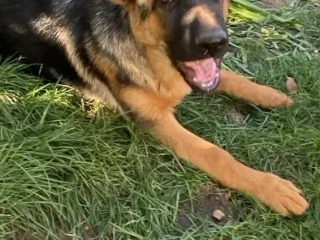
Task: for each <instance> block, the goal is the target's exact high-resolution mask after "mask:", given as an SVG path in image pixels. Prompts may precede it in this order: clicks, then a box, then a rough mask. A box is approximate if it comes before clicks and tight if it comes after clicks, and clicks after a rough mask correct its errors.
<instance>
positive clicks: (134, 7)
mask: <svg viewBox="0 0 320 240" xmlns="http://www.w3.org/2000/svg"><path fill="white" fill-rule="evenodd" d="M111 1H113V2H118V3H122V4H124V5H126V6H127V7H128V9H131V10H129V12H135V13H137V16H138V17H136V18H135V20H134V18H132V19H131V22H135V23H131V24H132V25H133V27H135V26H144V27H142V28H141V30H140V35H139V33H138V35H139V40H140V41H142V42H143V43H144V44H146V45H148V44H150V45H155V44H164V45H165V46H166V48H167V49H168V55H169V56H170V58H171V60H172V61H173V63H174V64H176V66H177V67H178V69H179V70H180V72H181V73H182V74H183V76H184V77H185V79H186V81H187V82H188V83H189V84H190V85H191V86H192V87H195V88H198V89H200V90H202V91H210V90H211V89H214V88H215V87H216V86H217V84H218V82H219V79H220V65H221V59H222V57H223V56H224V54H225V53H226V52H227V49H228V45H229V44H228V42H229V39H228V32H227V27H226V19H227V15H228V7H229V0H111ZM133 16H134V15H133ZM137 18H138V19H137ZM137 29H138V28H137ZM146 30H147V31H146ZM137 31H139V30H137Z"/></svg>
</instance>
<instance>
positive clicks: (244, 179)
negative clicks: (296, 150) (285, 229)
mask: <svg viewBox="0 0 320 240" xmlns="http://www.w3.org/2000/svg"><path fill="white" fill-rule="evenodd" d="M123 94H124V95H125V98H124V99H123V100H124V101H126V104H127V106H130V108H131V109H132V112H134V113H135V114H134V116H135V118H136V121H138V122H140V123H144V122H145V123H148V124H147V125H146V126H147V127H148V130H149V131H150V133H151V134H152V135H153V136H154V137H155V138H157V139H158V140H160V141H161V142H162V144H164V145H165V146H167V147H169V148H170V149H171V150H173V151H174V152H175V153H176V154H177V155H178V156H179V157H180V158H182V159H185V160H187V161H188V162H189V163H191V164H193V165H194V166H196V167H198V168H199V169H201V170H202V171H204V172H206V173H208V174H209V175H210V176H211V177H213V178H215V179H217V180H218V181H220V182H221V183H222V184H224V185H225V186H227V187H230V188H232V189H235V190H238V191H242V192H248V193H250V194H252V195H253V196H255V197H257V198H258V199H260V200H261V201H262V202H264V203H265V204H266V205H268V206H269V207H271V208H272V209H274V210H275V211H277V212H279V213H280V214H281V215H283V216H287V215H289V213H290V212H291V213H293V214H295V215H301V214H303V213H304V212H305V211H306V209H307V207H308V203H307V201H306V200H305V199H304V198H303V197H302V196H301V195H300V193H301V192H300V191H299V190H298V189H297V188H296V187H295V186H294V185H293V184H292V183H291V182H289V181H286V180H283V179H281V178H280V177H278V176H275V175H273V174H270V173H263V172H260V171H257V170H253V169H251V168H249V167H246V166H245V165H243V164H241V163H240V162H237V161H236V160H235V159H234V158H233V157H232V156H231V155H230V154H229V153H228V152H226V151H224V150H223V149H221V148H219V147H217V146H215V145H213V144H211V143H209V142H207V141H205V140H204V139H202V138H200V137H198V136H196V135H194V134H193V133H191V132H189V131H188V130H186V129H185V128H183V127H182V126H181V125H180V124H179V123H178V121H177V120H176V119H175V117H174V114H173V109H172V108H171V105H170V101H169V100H168V99H166V98H163V96H162V95H157V94H156V93H152V92H151V91H150V92H148V91H144V90H142V89H134V88H126V89H125V90H124V91H123Z"/></svg>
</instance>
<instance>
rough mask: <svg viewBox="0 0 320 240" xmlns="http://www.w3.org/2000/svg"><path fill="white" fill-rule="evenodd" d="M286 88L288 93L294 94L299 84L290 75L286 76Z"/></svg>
mask: <svg viewBox="0 0 320 240" xmlns="http://www.w3.org/2000/svg"><path fill="white" fill-rule="evenodd" d="M287 90H288V92H289V94H296V93H297V92H298V91H299V86H298V84H297V83H296V81H295V80H294V79H293V78H292V77H287Z"/></svg>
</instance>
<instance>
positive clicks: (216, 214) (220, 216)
mask: <svg viewBox="0 0 320 240" xmlns="http://www.w3.org/2000/svg"><path fill="white" fill-rule="evenodd" d="M225 216H226V214H225V213H224V212H222V211H221V210H215V211H214V212H213V214H212V217H214V218H215V219H217V220H219V221H221V220H222V219H223V218H224V217H225Z"/></svg>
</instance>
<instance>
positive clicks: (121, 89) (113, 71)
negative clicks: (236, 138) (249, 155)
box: [34, 0, 308, 216]
mask: <svg viewBox="0 0 320 240" xmlns="http://www.w3.org/2000/svg"><path fill="white" fill-rule="evenodd" d="M110 1H112V2H114V3H117V4H121V5H123V6H124V7H125V8H126V9H128V11H129V17H130V23H131V28H132V30H133V32H134V36H135V38H136V40H137V42H138V44H139V46H138V47H137V48H136V50H137V51H140V50H141V53H140V52H138V53H137V54H136V55H134V54H133V55H130V57H131V58H126V57H125V56H124V57H123V59H121V61H120V62H119V63H118V65H116V64H115V63H113V62H112V61H110V60H109V59H108V58H107V57H105V56H104V55H103V53H102V51H100V49H99V46H94V45H93V44H90V43H87V44H86V46H85V47H86V50H87V52H88V54H89V57H90V61H91V62H92V63H93V64H94V65H95V67H96V68H97V69H98V70H99V73H102V74H103V77H104V79H99V80H98V79H96V76H94V75H93V74H92V73H91V72H90V70H89V69H87V68H86V66H83V65H82V64H81V61H80V58H79V56H77V54H76V51H75V45H74V44H75V43H74V42H73V41H72V38H71V33H70V32H69V31H68V29H59V31H58V32H59V34H58V35H57V36H56V41H58V42H59V43H60V44H61V46H63V47H64V49H65V51H66V55H67V57H68V59H69V61H70V62H71V63H72V65H73V66H74V67H75V69H76V70H77V72H78V74H79V75H80V76H81V77H82V78H83V79H84V81H85V82H86V83H88V84H90V86H92V87H93V88H94V89H93V90H94V91H93V92H97V93H98V95H99V96H100V98H102V101H103V102H106V101H108V98H109V97H107V96H111V98H114V101H115V102H118V103H120V105H123V106H125V107H126V108H127V109H129V110H130V111H131V112H132V113H134V116H135V118H136V121H137V122H139V121H145V122H148V123H150V124H148V130H149V131H150V133H151V134H152V135H153V136H154V137H155V138H156V139H158V140H159V141H160V142H161V143H163V144H164V145H165V146H167V147H169V148H170V149H172V150H173V151H174V152H175V153H176V154H177V155H178V156H179V157H180V158H182V159H185V160H186V161H188V162H189V163H191V164H193V165H194V166H196V167H198V168H199V169H201V170H202V171H204V172H206V173H208V174H209V175H210V176H211V177H213V178H215V179H217V180H218V181H220V182H221V183H222V184H224V185H225V186H227V187H230V188H232V189H236V190H238V191H242V192H248V193H250V194H252V195H253V196H255V197H257V198H258V199H260V200H261V201H263V202H264V203H265V204H266V205H268V206H270V207H271V208H272V209H274V210H275V211H277V212H279V213H280V214H282V215H284V216H287V215H289V213H290V212H291V213H294V214H296V215H301V214H302V213H303V212H305V210H306V209H307V207H308V203H307V201H306V200H305V199H304V198H303V197H302V196H301V195H300V191H299V190H298V189H297V188H296V187H295V186H294V185H293V184H292V183H291V182H289V181H286V180H283V179H281V178H279V177H277V176H275V175H273V174H270V173H263V172H260V171H257V170H253V169H251V168H249V167H246V166H244V165H243V164H241V163H239V162H237V161H236V160H235V159H234V158H233V157H232V156H231V155H230V154H229V153H228V152H226V151H224V150H223V149H221V148H219V147H217V146H215V145H214V144H212V143H209V142H207V141H205V140H204V139H202V138H200V137H198V136H196V135H194V134H193V133H191V132H189V131H188V130H186V129H184V128H183V127H182V126H181V125H180V124H179V123H178V122H177V120H176V119H175V117H174V111H175V106H177V105H178V104H180V103H181V102H182V101H183V99H184V97H185V96H186V95H188V94H189V93H190V92H191V88H190V87H189V85H188V84H187V83H186V82H185V80H184V79H183V77H182V76H181V74H180V73H179V72H178V71H177V70H176V68H175V66H173V64H172V62H171V60H170V59H169V57H168V55H167V46H166V44H165V38H166V36H165V32H164V30H163V28H162V22H161V16H162V14H161V12H157V11H153V12H150V13H148V15H143V14H144V11H145V10H146V9H147V10H148V9H150V6H151V4H152V0H137V1H138V2H135V1H132V0H110ZM228 3H229V1H227V0H224V5H223V9H221V11H223V13H224V17H225V18H226V17H227V12H228V11H227V8H228ZM141 6H144V7H141ZM141 11H142V12H141ZM193 11H194V12H191V13H190V15H188V16H187V17H186V21H191V20H192V19H194V18H200V19H202V21H205V22H206V23H207V24H211V25H212V24H216V22H215V21H214V20H213V19H214V16H212V15H210V14H209V13H208V12H206V10H204V9H203V8H195V10H193ZM204 13H205V14H204ZM142 15H143V16H142ZM48 20H49V19H46V18H42V19H38V22H35V24H34V27H35V28H36V29H37V30H38V32H39V33H42V34H44V35H45V31H49V30H50V29H49V28H45V26H46V25H45V24H47V25H50V24H52V22H50V21H48ZM43 23H45V24H43ZM56 26H58V24H56ZM130 44H131V43H129V42H128V46H127V45H126V42H124V47H126V48H128V49H130ZM123 71H125V72H126V73H127V75H128V76H129V77H130V79H129V80H132V84H124V83H122V82H121V81H119V79H118V78H119V75H120V74H121V73H122V72H123ZM101 81H104V82H103V83H101ZM104 84H106V85H107V87H106V86H104ZM218 91H220V92H224V93H228V94H232V95H234V96H237V97H239V98H243V99H246V100H248V101H251V102H253V103H254V104H256V105H260V106H264V107H279V106H281V107H283V106H288V105H291V104H292V100H291V99H290V98H289V97H287V96H285V95H284V94H282V93H280V92H278V91H276V90H274V89H272V88H269V87H265V86H261V85H258V84H255V83H253V82H251V81H249V80H247V79H246V78H244V77H242V76H239V75H236V74H234V73H231V72H226V71H222V72H221V83H220V85H219V87H218ZM111 92H112V94H111Z"/></svg>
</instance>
